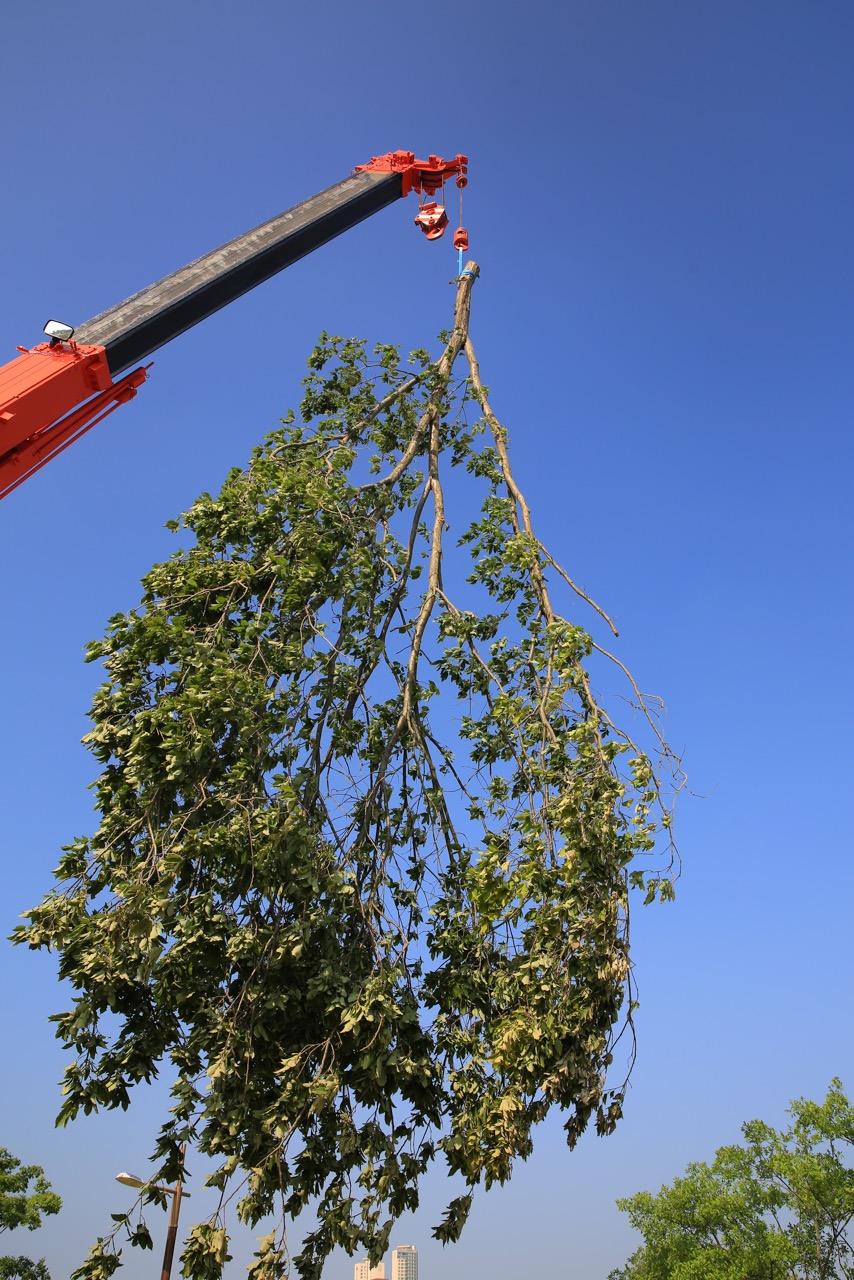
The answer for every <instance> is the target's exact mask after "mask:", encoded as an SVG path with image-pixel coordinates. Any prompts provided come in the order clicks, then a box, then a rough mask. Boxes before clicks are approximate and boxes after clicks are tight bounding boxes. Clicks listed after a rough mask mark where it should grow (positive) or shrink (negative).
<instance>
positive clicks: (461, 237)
mask: <svg viewBox="0 0 854 1280" xmlns="http://www.w3.org/2000/svg"><path fill="white" fill-rule="evenodd" d="M468 247H469V233H468V232H467V231H466V229H465V227H457V229H456V231H455V232H454V248H455V249H462V251H463V253H465V251H466V249H468Z"/></svg>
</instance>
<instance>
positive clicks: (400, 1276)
mask: <svg viewBox="0 0 854 1280" xmlns="http://www.w3.org/2000/svg"><path fill="white" fill-rule="evenodd" d="M356 1280H359V1277H358V1276H357V1277H356ZM369 1280H370V1278H369ZM391 1280H418V1250H417V1249H416V1248H415V1245H414V1244H401V1245H398V1247H397V1248H396V1249H395V1250H394V1252H393V1253H392V1255H391Z"/></svg>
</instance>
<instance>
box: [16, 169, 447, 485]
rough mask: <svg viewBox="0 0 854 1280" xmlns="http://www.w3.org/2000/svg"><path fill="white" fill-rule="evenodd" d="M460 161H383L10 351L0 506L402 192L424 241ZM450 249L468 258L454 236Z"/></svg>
mask: <svg viewBox="0 0 854 1280" xmlns="http://www.w3.org/2000/svg"><path fill="white" fill-rule="evenodd" d="M467 168H468V159H467V157H466V156H463V155H457V156H454V158H453V159H452V160H445V159H443V158H442V157H441V156H434V155H431V156H429V157H428V159H427V160H417V159H416V158H415V155H414V153H413V152H411V151H390V152H387V153H386V154H385V155H382V156H373V157H372V159H371V160H370V161H369V163H367V164H363V165H358V166H357V167H356V169H355V170H354V172H353V173H352V174H351V175H350V176H349V177H347V178H344V179H343V181H341V182H337V183H335V184H334V185H333V186H331V187H327V189H326V190H325V191H321V192H319V193H318V194H317V195H314V196H311V197H310V198H309V199H308V200H303V201H302V203H301V204H297V205H294V206H293V208H291V209H286V210H285V211H284V213H280V214H278V215H277V216H276V217H274V218H270V219H269V220H268V221H267V222H262V223H261V225H260V226H258V227H255V228H254V229H253V230H251V231H247V232H245V233H244V234H243V235H240V236H237V237H235V239H233V240H229V241H228V243H227V244H224V245H221V246H220V247H219V248H218V249H214V250H212V251H211V252H210V253H207V254H205V255H204V256H203V257H201V258H197V259H196V260H195V261H194V262H190V263H188V264H187V265H186V266H184V267H181V268H179V270H177V271H173V272H172V273H171V274H170V275H168V276H164V277H163V279H162V280H158V281H157V282H156V283H155V284H151V285H149V286H148V287H147V288H145V289H141V290H140V291H139V293H135V294H132V296H131V297H129V298H125V299H124V301H123V302H119V303H117V304H116V305H115V306H113V307H109V308H108V309H107V310H106V311H102V312H101V313H100V315H97V316H94V317H93V318H92V319H91V320H87V321H86V322H85V323H84V324H82V325H79V326H78V327H77V328H74V327H72V326H71V325H67V324H64V323H62V322H61V321H58V320H49V321H48V322H47V324H46V325H45V326H44V333H45V335H46V336H47V338H48V341H47V342H41V343H39V344H38V345H37V346H35V347H31V348H27V347H18V351H19V352H20V354H19V355H18V356H17V357H16V358H15V359H14V360H11V361H10V362H9V363H8V364H6V365H4V366H3V367H2V368H0V498H4V497H6V495H7V494H9V493H11V492H12V490H13V489H16V488H17V487H18V485H20V484H23V482H24V480H26V479H28V478H29V477H30V476H31V475H33V474H34V473H35V472H36V471H38V470H40V469H41V467H43V466H44V465H45V464H46V463H47V462H49V461H50V460H51V458H54V457H56V455H57V454H58V453H61V452H62V451H63V450H64V449H66V448H68V446H69V445H70V444H73V442H74V441H75V440H78V439H79V438H80V436H81V435H83V433H84V432H86V431H89V430H90V429H91V428H92V427H94V426H95V425H96V424H97V423H98V422H101V421H102V420H103V419H104V418H105V417H106V416H107V415H108V414H110V413H112V412H113V411H114V410H115V409H117V408H118V406H119V405H120V404H125V403H126V402H127V401H128V400H132V399H133V397H134V396H135V395H136V394H137V391H138V390H139V388H140V387H141V386H142V384H143V383H144V382H145V380H146V378H147V376H148V369H149V368H150V364H148V365H146V364H144V363H142V362H143V361H145V360H146V358H147V357H148V356H149V355H151V353H152V352H153V351H156V350H157V349H158V348H159V347H162V346H163V345H164V344H165V343H167V342H171V340H172V339H173V338H177V337H178V335H179V334H181V333H184V332H185V331H186V330H187V329H190V328H192V326H193V325H196V324H198V323H199V322H200V321H201V320H204V319H206V317H207V316H209V315H212V314H213V313H214V312H215V311H218V310H219V309H220V308H221V307H224V306H227V305H228V303H229V302H233V301H234V299H235V298H239V297H241V295H242V294H244V293H247V292H248V291H249V290H250V289H254V288H255V286H256V285H259V284H261V283H262V282H263V281H264V280H268V279H269V278H270V277H271V276H273V275H275V274H276V273H277V272H279V271H282V270H283V269H284V268H285V267H288V266H290V265H291V263H293V262H296V261H297V260H298V259H299V258H303V257H305V255H306V254H308V253H311V252H312V251H313V250H314V249H317V248H319V247H320V246H321V245H323V244H326V242H327V241H329V240H332V239H334V238H335V236H338V235H341V233H342V232H344V231H348V230H349V229H350V227H354V226H356V224H357V223H359V222H362V221H363V220H364V219H365V218H368V217H370V215H371V214H373V213H377V212H378V211H379V210H380V209H384V208H385V207H386V206H387V205H389V204H391V203H392V202H393V201H395V200H398V199H400V198H401V197H403V196H406V195H408V194H409V193H410V192H411V191H414V192H416V193H417V195H418V197H419V208H418V214H417V215H416V217H415V223H416V225H417V226H418V227H419V228H420V229H421V230H422V231H423V232H424V234H425V235H426V236H427V238H428V239H429V240H435V239H438V238H439V237H440V236H441V235H442V234H443V233H444V231H445V228H446V227H447V225H448V217H447V213H446V211H445V206H444V199H440V200H436V199H433V197H435V196H436V195H437V193H440V192H442V193H443V192H444V186H445V182H446V180H448V179H450V178H453V179H454V181H455V182H456V185H457V186H458V187H460V189H462V188H463V187H464V186H465V185H466V183H467V182H468V178H467V177H466V174H467ZM454 245H455V247H456V248H458V249H459V250H460V251H461V252H462V250H464V249H467V248H468V234H467V232H466V231H465V228H464V227H462V226H461V227H460V228H459V229H458V230H457V231H456V233H455V235H454Z"/></svg>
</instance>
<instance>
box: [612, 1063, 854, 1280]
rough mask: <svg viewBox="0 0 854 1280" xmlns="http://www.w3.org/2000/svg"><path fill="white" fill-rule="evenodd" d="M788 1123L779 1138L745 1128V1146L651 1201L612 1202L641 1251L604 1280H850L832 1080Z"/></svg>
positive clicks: (851, 1193) (852, 1262)
mask: <svg viewBox="0 0 854 1280" xmlns="http://www.w3.org/2000/svg"><path fill="white" fill-rule="evenodd" d="M789 1115H790V1116H791V1117H792V1123H791V1124H790V1125H789V1127H788V1128H786V1129H784V1130H781V1131H777V1130H776V1129H773V1128H772V1127H771V1126H770V1125H768V1124H765V1123H764V1122H763V1121H761V1120H751V1121H749V1122H748V1123H747V1124H745V1125H743V1126H742V1133H743V1134H744V1139H745V1141H744V1144H743V1145H741V1146H730V1147H721V1149H720V1150H719V1151H718V1152H717V1154H716V1155H715V1158H714V1160H713V1162H712V1163H711V1164H691V1165H689V1166H688V1168H687V1170H686V1171H685V1174H684V1176H683V1177H681V1178H676V1179H675V1181H674V1182H673V1183H672V1184H671V1185H670V1186H665V1187H662V1188H661V1190H660V1191H659V1192H658V1194H657V1195H652V1194H651V1193H650V1192H648V1191H641V1192H639V1194H638V1195H635V1196H632V1197H631V1198H629V1199H627V1200H618V1201H617V1205H618V1207H619V1208H620V1209H622V1210H623V1212H625V1213H627V1214H628V1215H629V1220H630V1222H631V1224H632V1226H633V1227H634V1228H635V1230H636V1231H639V1232H640V1234H641V1235H642V1236H643V1241H644V1243H643V1244H642V1245H641V1247H640V1248H639V1249H638V1250H637V1252H636V1253H635V1254H634V1255H633V1256H632V1257H631V1258H630V1259H629V1261H628V1262H627V1264H626V1266H625V1267H623V1268H620V1269H619V1270H616V1271H614V1272H612V1273H611V1280H784V1278H785V1277H793V1278H794V1277H797V1278H798V1280H850V1277H852V1276H854V1247H852V1242H851V1239H850V1236H849V1228H850V1224H851V1220H852V1217H854V1168H852V1163H854V1108H852V1106H851V1104H850V1103H849V1101H848V1099H847V1098H846V1096H845V1094H844V1093H843V1091H842V1084H841V1082H840V1081H839V1080H833V1081H832V1082H831V1085H830V1088H829V1090H828V1093H827V1097H826V1098H825V1100H824V1102H823V1103H817V1102H808V1101H806V1100H805V1099H803V1098H802V1099H799V1100H798V1101H796V1102H793V1103H792V1104H791V1106H790V1108H789Z"/></svg>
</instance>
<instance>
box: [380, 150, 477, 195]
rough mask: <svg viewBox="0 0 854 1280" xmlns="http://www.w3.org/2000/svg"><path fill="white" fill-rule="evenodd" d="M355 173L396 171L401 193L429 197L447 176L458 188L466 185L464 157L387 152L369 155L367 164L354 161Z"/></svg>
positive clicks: (466, 169)
mask: <svg viewBox="0 0 854 1280" xmlns="http://www.w3.org/2000/svg"><path fill="white" fill-rule="evenodd" d="M356 173H399V174H400V175H401V178H402V179H403V191H402V193H401V194H402V195H405V196H407V195H409V193H410V191H417V192H418V193H419V194H420V193H421V192H424V193H425V194H426V195H428V196H432V195H434V194H435V193H436V192H437V191H438V190H439V188H440V187H441V186H443V185H444V183H445V181H446V179H448V178H453V179H454V180H455V182H456V184H457V186H458V187H460V188H462V187H465V186H466V185H467V184H468V178H467V177H466V174H467V173H468V156H454V158H453V160H444V159H443V158H442V157H441V156H428V157H427V159H426V160H416V158H415V152H414V151H387V152H386V154H385V155H384V156H372V157H371V161H370V163H369V164H357V165H356Z"/></svg>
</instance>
